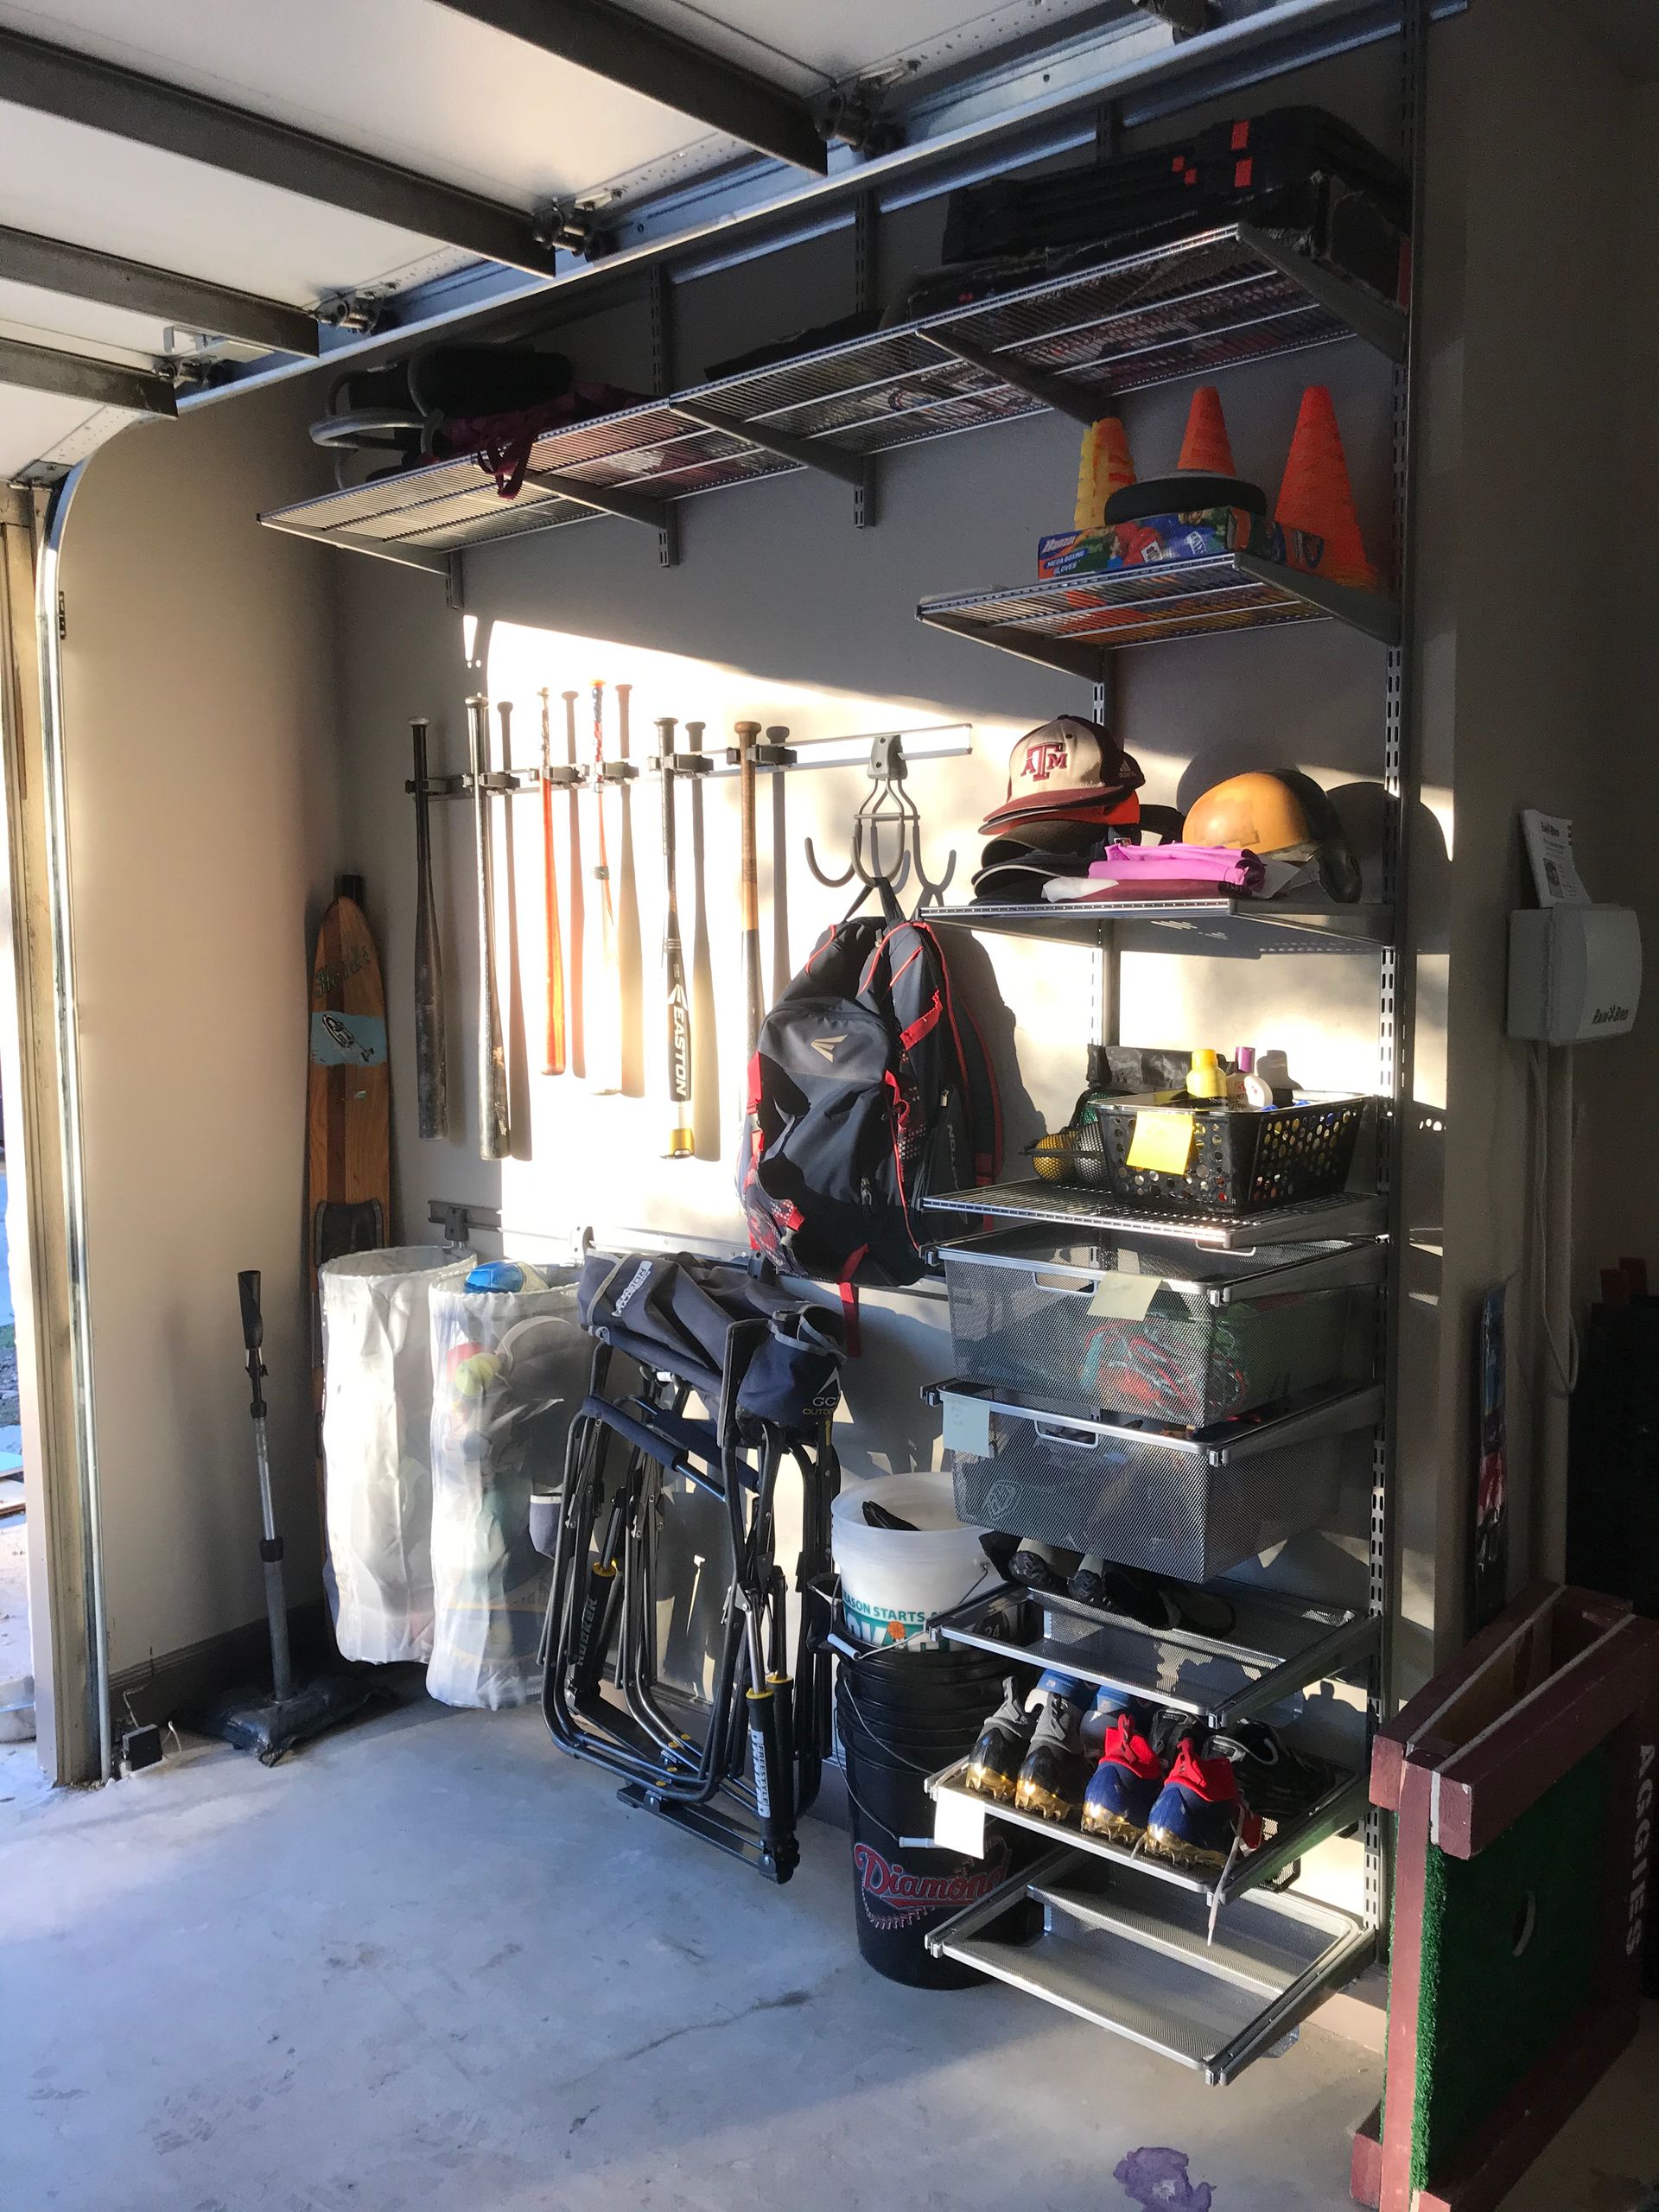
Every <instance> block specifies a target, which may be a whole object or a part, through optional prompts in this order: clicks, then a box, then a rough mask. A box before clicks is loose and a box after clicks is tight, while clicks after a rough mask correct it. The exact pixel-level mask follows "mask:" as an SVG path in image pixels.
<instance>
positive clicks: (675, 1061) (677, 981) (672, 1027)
mask: <svg viewBox="0 0 1659 2212" xmlns="http://www.w3.org/2000/svg"><path fill="white" fill-rule="evenodd" d="M674 720H675V718H674V716H673V715H663V716H662V717H661V718H660V719H659V721H658V724H657V740H658V751H659V752H660V753H661V755H662V763H663V894H664V918H663V982H664V988H665V989H666V992H667V1001H668V1099H669V1104H670V1107H671V1109H672V1118H671V1123H670V1127H669V1133H668V1156H669V1158H670V1159H671V1160H690V1157H691V1154H692V1153H693V1151H694V1150H695V1149H696V1143H695V1140H694V1138H693V1136H692V1133H691V1001H690V997H689V996H688V995H687V992H686V988H685V956H684V954H683V951H682V950H681V949H680V903H679V896H678V891H677V886H676V883H675V880H674V878H675V869H674V834H675V822H674Z"/></svg>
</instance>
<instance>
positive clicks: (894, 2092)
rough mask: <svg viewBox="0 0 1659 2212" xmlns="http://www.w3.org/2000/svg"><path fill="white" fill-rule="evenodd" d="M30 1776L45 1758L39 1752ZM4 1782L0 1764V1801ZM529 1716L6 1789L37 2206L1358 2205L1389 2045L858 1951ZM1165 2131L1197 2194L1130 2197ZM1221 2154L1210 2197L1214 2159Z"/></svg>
mask: <svg viewBox="0 0 1659 2212" xmlns="http://www.w3.org/2000/svg"><path fill="white" fill-rule="evenodd" d="M13 1778H14V1779H20V1778H21V1777H13ZM6 1796H7V1789H6V1786H5V1783H4V1780H3V1779H0V1800H3V1799H4V1798H5V1797H6ZM847 1855H848V1846H847V1840H846V1838H845V1837H844V1836H843V1835H842V1834H839V1833H837V1832H836V1831H835V1830H833V1829H831V1828H829V1827H824V1826H823V1825H821V1824H819V1823H817V1822H816V1821H813V1822H810V1823H808V1825H807V1833H806V1851H805V1863H804V1865H803V1866H802V1868H801V1871H800V1872H799V1873H798V1875H797V1876H796V1878H795V1879H794V1881H793V1882H792V1883H791V1885H789V1887H788V1888H787V1889H785V1890H783V1891H776V1890H773V1889H772V1888H770V1887H769V1886H768V1885H766V1884H765V1883H763V1882H761V1881H760V1880H759V1879H758V1878H756V1877H755V1876H754V1875H753V1874H751V1873H749V1872H747V1870H745V1869H743V1868H741V1867H740V1866H737V1865H735V1864H734V1863H733V1862H732V1861H730V1860H728V1859H723V1858H722V1857H721V1856H720V1855H719V1854H718V1853H715V1852H714V1851H712V1850H710V1849H709V1848H708V1847H706V1846H704V1845H701V1844H699V1843H696V1842H695V1841H693V1840H690V1839H689V1838H685V1837H682V1836H679V1835H677V1834H673V1833H671V1831H669V1830H668V1829H666V1828H665V1827H662V1826H660V1825H659V1824H658V1823H656V1822H654V1821H652V1820H651V1819H650V1818H649V1817H648V1816H647V1815H644V1814H639V1813H631V1812H628V1811H626V1810H625V1809H624V1808H622V1807H621V1806H620V1805H618V1804H617V1803H616V1802H615V1796H614V1790H613V1784H612V1783H610V1782H609V1781H607V1779H606V1778H605V1777H602V1776H601V1775H600V1774H599V1773H597V1772H595V1771H594V1770H589V1769H587V1768H584V1767H581V1766H578V1765H576V1764H575V1763H574V1762H572V1761H570V1760H569V1759H567V1758H563V1757H562V1756H560V1755H559V1754H558V1753H557V1752H556V1751H554V1750H553V1748H552V1747H551V1745H549V1743H548V1742H547V1740H546V1738H545V1736H544V1734H543V1730H542V1726H541V1722H540V1719H539V1718H538V1717H537V1716H536V1715H534V1714H533V1713H514V1714H485V1713H447V1712H444V1711H442V1709H441V1708H438V1707H434V1706H431V1705H429V1704H427V1703H426V1702H424V1701H421V1702H419V1703H416V1704H414V1705H412V1706H410V1707H404V1708H402V1709H400V1710H398V1711H396V1712H393V1713H383V1714H382V1715H381V1716H380V1717H379V1718H378V1719H374V1720H372V1721H371V1722H369V1723H367V1724H365V1725H364V1726H359V1727H358V1728H356V1729H354V1730H353V1731H351V1732H348V1733H342V1734H340V1735H337V1736H334V1737H332V1738H327V1739H325V1740H324V1741H322V1742H321V1743H319V1744H318V1745H315V1746H313V1747H312V1748H311V1749H310V1750H308V1751H305V1752H303V1753H302V1754H301V1755H300V1756H299V1757H298V1758H296V1759H294V1760H291V1761H289V1763H287V1764H284V1765H283V1766H280V1767H278V1768H277V1769H275V1770H272V1771H269V1772H267V1771H266V1770H264V1769H263V1768H262V1767H260V1766H259V1765H258V1764H257V1763H256V1762H255V1761H253V1760H251V1759H247V1758H240V1757H238V1755H237V1754H235V1753H233V1752H231V1751H226V1750H223V1749H220V1748H219V1747H218V1746H211V1747H210V1746H205V1745H192V1746H190V1747H189V1748H188V1750H187V1751H186V1752H185V1753H184V1755H183V1756H182V1757H176V1756H175V1757H173V1758H169V1759H168V1763H167V1764H166V1766H164V1767H163V1768H162V1769H159V1770H152V1771H151V1772H149V1773H147V1774H143V1775H141V1776H138V1777H136V1778H135V1779H133V1780H131V1781H129V1782H124V1783H118V1784H116V1785H113V1786H111V1788H109V1789H104V1790H101V1791H95V1792H76V1793H68V1792H58V1793H54V1795H53V1796H51V1797H50V1798H46V1799H43V1798H42V1797H41V1796H40V1794H39V1793H38V1792H37V1791H35V1792H31V1791H29V1790H27V1789H23V1790H19V1791H17V1792H16V1794H15V1795H14V1796H12V1799H11V1802H9V1803H8V1802H0V1958H3V1961H4V1963H3V1967H0V1987H3V1998H0V2202H3V2204H4V2206H5V2207H6V2212H48V2208H50V2212H257V2208H261V2207H273V2208H277V2207H280V2208H281V2212H346V2208H350V2209H351V2212H416V2208H419V2212H524V2208H531V2207H536V2208H542V2207H550V2208H551V2207H556V2208H557V2212H589V2209H590V2208H592V2212H598V2208H601V2207H603V2208H604V2212H617V2208H619V2207H622V2208H626V2209H627V2212H634V2208H639V2212H682V2209H683V2212H691V2208H696V2212H748V2208H754V2212H761V2208H764V2212H778V2208H779V2207H785V2208H788V2212H818V2208H823V2212H877V2208H880V2212H887V2208H890V2207H893V2206H895V2205H904V2206H913V2207H917V2208H922V2207H938V2208H940V2209H941V2212H947V2209H948V2212H1081V2208H1084V2207H1087V2208H1090V2212H1095V2208H1100V2209H1101V2212H1117V2208H1119V2207H1122V2208H1123V2212H1133V2208H1134V2207H1135V2206H1136V2205H1138V2204H1139V2205H1144V2206H1146V2207H1147V2212H1154V2207H1155V2206H1158V2205H1167V2206H1168V2207H1169V2208H1170V2212H1207V2208H1208V2207H1209V2206H1210V2205H1211V2203H1212V2202H1213V2207H1214V2212H1338V2208H1340V2207H1341V2206H1343V2205H1344V2204H1345V2203H1346V2202H1347V2193H1346V2190H1347V2164H1348V2133H1349V2130H1350V2129H1351V2126H1353V2124H1354V2122H1355V2121H1356V2120H1357V2119H1358V2118H1359V2117H1360V2116H1361V2114H1362V2113H1363V2112H1365V2111H1366V2110H1367V2109H1368V2107H1370V2104H1371V2103H1372V2102H1373V2101H1374V2100H1375V2097H1376V2073H1377V2062H1376V2060H1375V2059H1374V2058H1372V2057H1370V2056H1368V2055H1367V2054H1366V2053H1365V2052H1363V2050H1359V2049H1358V2048H1357V2046H1355V2045H1353V2044H1349V2043H1346V2042H1344V2041H1343V2040H1341V2039H1339V2038H1338V2037H1335V2036H1332V2035H1331V2034H1329V2033H1327V2032H1326V2031H1324V2030H1321V2029H1315V2028H1310V2029H1306V2030H1305V2031H1303V2034H1302V2037H1301V2039H1300V2042H1299V2044H1297V2045H1296V2046H1295V2048H1294V2049H1293V2050H1291V2051H1289V2052H1288V2053H1287V2055H1286V2056H1283V2057H1281V2058H1278V2059H1274V2060H1264V2061H1262V2063H1259V2064H1258V2065H1257V2066H1255V2068H1254V2069H1252V2070H1251V2071H1250V2072H1249V2074H1247V2075H1245V2076H1244V2078H1243V2081H1242V2082H1239V2083H1237V2084H1236V2086H1235V2087H1233V2088H1230V2089H1226V2090H1210V2089H1205V2088H1203V2087H1202V2086H1201V2085H1200V2084H1199V2083H1198V2082H1197V2081H1196V2079H1195V2078H1194V2077H1192V2076H1191V2075H1186V2074H1185V2073H1183V2072H1182V2071H1180V2070H1179V2069H1176V2068H1175V2067H1173V2066H1172V2065H1170V2064H1169V2063H1166V2062H1165V2061H1162V2060H1159V2059H1155V2058H1153V2057H1152V2056H1148V2055H1146V2054H1143V2053H1141V2052H1139V2051H1137V2050H1135V2049H1134V2048H1133V2047H1132V2046H1131V2045H1128V2044H1124V2043H1122V2042H1119V2041H1117V2040H1116V2039H1115V2038H1111V2037H1106V2036H1103V2035H1102V2034H1100V2033H1099V2032H1098V2031H1094V2030H1092V2029H1090V2028H1088V2027H1086V2026H1084V2024H1082V2023H1081V2022H1075V2021H1071V2020H1070V2019H1068V2018H1065V2016H1063V2015H1061V2014H1059V2013H1057V2012H1052V2011H1051V2010H1049V2009H1047V2008H1046V2007H1042V2006H1039V2005H1036V2004H1035V2003H1033V2001H1032V2000H1030V1999H1024V1998H1021V1997H1020V1996H1019V1995H1017V1994H1016V1993H1014V1992H1013V1991H1011V1990H1004V1989H1001V1988H999V1987H995V1986H990V1987H987V1988H983V1989H978V1990H969V1991H963V1992H950V1993H928V1992H925V1991H915V1990H909V1989H905V1988H901V1987H899V1986H895V1985H893V1984H892V1983H889V1982H885V1981H882V1980H880V1979H878V1978H877V1977H876V1976H875V1975H874V1974H872V1973H871V1972H870V1971H869V1970H868V1968H867V1967H864V1965H863V1964H862V1963H861V1961H860V1959H859V1958H858V1956H857V1954H856V1951H855V1948H854V1936H853V1917H852V1915H853V1907H852V1895H851V1882H850V1872H849V1866H848V1863H847ZM1144 2145H1169V2146H1172V2147H1174V2148H1177V2149H1179V2150H1180V2151H1182V2152H1185V2154H1186V2155H1187V2158H1188V2161H1189V2165H1188V2172H1189V2177H1190V2181H1191V2183H1192V2189H1191V2190H1190V2191H1188V2192H1187V2193H1185V2194H1182V2193H1181V2192H1180V2191H1179V2190H1177V2191H1176V2193H1174V2194H1173V2195H1170V2194H1167V2193H1166V2194H1165V2195H1163V2196H1160V2197H1157V2198H1155V2199H1154V2198H1150V2197H1147V2196H1137V2197H1131V2196H1128V2195H1126V2194H1125V2192H1124V2191H1123V2190H1122V2188H1121V2187H1120V2186H1119V2184H1118V2183H1116V2182H1115V2181H1114V2179H1113V2177H1112V2170H1113V2168H1114V2167H1115V2166H1116V2164H1117V2162H1118V2160H1119V2159H1120V2158H1122V2157H1123V2156H1124V2155H1125V2154H1126V2153H1127V2152H1132V2151H1135V2150H1136V2149H1138V2148H1140V2147H1141V2146H1144ZM1201 2183H1209V2184H1210V2185H1211V2190H1212V2196H1205V2194H1204V2193H1203V2190H1202V2189H1201V2188H1200V2187H1199V2186H1198V2185H1199V2184H1201Z"/></svg>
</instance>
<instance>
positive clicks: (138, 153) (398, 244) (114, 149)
mask: <svg viewBox="0 0 1659 2212" xmlns="http://www.w3.org/2000/svg"><path fill="white" fill-rule="evenodd" d="M0 123H3V128H0V220H3V221H4V222H5V223H7V224H9V225H10V226H11V227H12V228H13V229H14V230H20V231H38V232H41V234H42V236H44V237H47V238H67V239H68V240H69V241H70V242H71V243H72V244H73V245H92V246H98V247H100V248H102V249H103V250H104V251H107V252H110V253H116V254H121V255H124V257H126V258H127V259H128V260H130V261H143V262H148V263H149V264H152V265H153V266H154V267H156V268H158V269H175V270H181V271H182V272H183V273H184V274H185V275H187V276H191V277H207V278H209V279H211V280H213V281H214V282H216V283H221V284H233V285H235V286H236V287H237V289H238V290H241V291H245V292H257V293H260V294H262V295H263V296H265V297H267V298H270V299H277V300H291V301H293V302H296V304H305V305H309V304H310V303H312V302H314V301H315V300H316V299H317V298H318V296H320V295H321V294H323V293H327V292H334V291H340V290H343V289H349V288H350V287H352V286H354V285H357V284H360V283H367V282H369V281H370V280H371V279H372V278H376V277H391V276H392V275H394V274H396V273H397V272H398V271H401V270H406V269H410V268H412V267H415V266H416V265H419V264H423V262H424V261H425V260H426V259H427V258H428V257H430V255H431V253H432V251H433V249H432V242H431V240H430V239H429V238H416V237H415V236H414V235H413V233H412V232H408V231H400V230H396V229H394V228H393V227H392V226H391V224H389V223H378V222H374V221H372V219H369V218H368V217H366V216H361V215H349V214H344V213H341V212H340V210H339V209H337V208H333V207H319V206H318V205H317V203H316V202H315V200H302V199H300V198H298V197H297V196H296V194H293V193H289V192H279V191H278V190H277V189H276V188H275V187H273V186H270V185H264V184H251V183H249V182H248V181H246V180H245V179H244V178H241V177H235V176H230V175H226V174H225V172H224V171H223V170H219V169H211V168H203V167H202V166H201V165H200V164H199V163H198V162H181V161H179V160H177V159H176V158H175V156H172V155H171V154H158V153H156V151H155V150H154V149H152V148H150V147H148V146H134V145H130V144H129V143H127V141H126V140H124V139H120V138H111V137H109V136H108V135H107V134H106V133H105V132H103V131H101V130H83V129H82V128H81V127H80V126H79V124H67V123H60V122H58V121H57V120H56V119H55V118H54V117H51V116H46V115H36V114H33V113H31V112H29V111H27V110H24V109H21V108H0ZM448 258H449V259H451V260H458V259H461V258H463V257H461V256H455V255H451V256H449V257H448Z"/></svg>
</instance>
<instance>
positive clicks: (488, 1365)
mask: <svg viewBox="0 0 1659 2212" xmlns="http://www.w3.org/2000/svg"><path fill="white" fill-rule="evenodd" d="M500 1372H501V1363H500V1361H499V1359H498V1358H497V1357H496V1356H495V1354H494V1353H493V1352H491V1351H480V1352H478V1353H476V1354H475V1355H474V1357H473V1358H471V1359H467V1360H463V1361H462V1362H461V1365H460V1366H459V1367H458V1368H456V1370H455V1395H456V1396H457V1397H458V1398H481V1397H482V1396H483V1395H484V1393H485V1392H486V1390H487V1389H489V1387H490V1385H491V1383H493V1382H494V1381H495V1379H496V1377H497V1376H499V1374H500Z"/></svg>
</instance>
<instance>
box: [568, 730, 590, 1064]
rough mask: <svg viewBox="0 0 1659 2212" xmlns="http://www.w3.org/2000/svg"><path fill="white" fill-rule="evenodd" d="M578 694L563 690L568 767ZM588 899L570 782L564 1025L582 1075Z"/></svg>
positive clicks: (572, 760)
mask: <svg viewBox="0 0 1659 2212" xmlns="http://www.w3.org/2000/svg"><path fill="white" fill-rule="evenodd" d="M562 696H563V700H564V752H565V759H566V760H567V761H568V762H569V766H571V767H573V768H574V767H575V766H578V762H577V760H576V700H577V697H578V696H579V695H578V694H577V693H576V692H575V691H566V692H564V693H563V694H562ZM587 899H588V887H587V885H586V884H585V883H584V882H583V881H582V786H581V785H580V784H575V783H573V784H572V785H571V786H570V1004H569V1023H568V1028H567V1038H568V1042H569V1057H570V1072H571V1074H572V1075H575V1076H582V1075H586V1074H587V1072H588V1055H587V1044H586V1039H585V1037H584V1033H583V1023H582V1010H583V1003H584V987H585V985H586V982H587V968H586V962H587V957H588V945H587V929H588V917H587Z"/></svg>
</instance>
